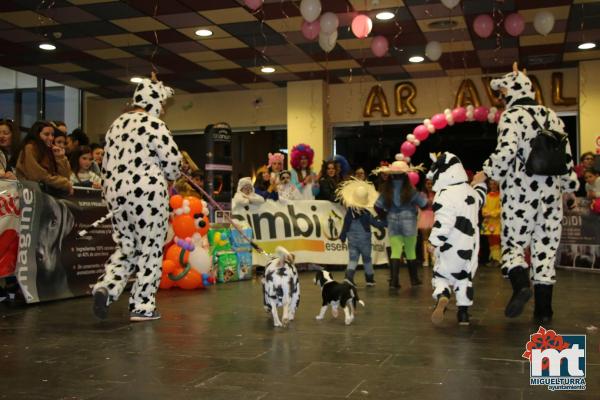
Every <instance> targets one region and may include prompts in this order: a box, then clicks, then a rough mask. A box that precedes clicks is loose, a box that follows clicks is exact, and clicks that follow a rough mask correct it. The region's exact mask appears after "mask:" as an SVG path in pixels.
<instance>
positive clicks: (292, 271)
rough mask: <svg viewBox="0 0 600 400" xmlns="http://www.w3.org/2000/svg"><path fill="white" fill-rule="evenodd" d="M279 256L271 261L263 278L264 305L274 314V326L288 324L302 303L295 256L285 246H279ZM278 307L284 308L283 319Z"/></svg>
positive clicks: (277, 250)
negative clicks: (280, 317)
mask: <svg viewBox="0 0 600 400" xmlns="http://www.w3.org/2000/svg"><path fill="white" fill-rule="evenodd" d="M276 253H277V258H274V259H272V260H271V261H269V263H268V264H267V266H266V268H265V275H264V277H263V278H262V284H263V294H264V306H265V310H266V311H267V312H271V313H272V314H273V326H286V325H287V324H288V322H289V321H293V320H294V315H295V314H296V309H297V308H298V305H299V304H300V282H299V280H298V271H297V270H296V267H295V266H294V256H293V255H292V254H290V253H289V252H288V251H287V250H286V249H284V248H283V247H277V249H276ZM277 307H282V308H283V316H282V321H280V320H279V315H278V312H277Z"/></svg>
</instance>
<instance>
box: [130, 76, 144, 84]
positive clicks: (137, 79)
mask: <svg viewBox="0 0 600 400" xmlns="http://www.w3.org/2000/svg"><path fill="white" fill-rule="evenodd" d="M130 81H131V83H142V78H140V77H139V76H134V77H133V78H131V79H130Z"/></svg>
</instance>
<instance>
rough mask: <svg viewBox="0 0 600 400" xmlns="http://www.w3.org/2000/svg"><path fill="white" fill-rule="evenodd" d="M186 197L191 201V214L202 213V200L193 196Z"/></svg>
mask: <svg viewBox="0 0 600 400" xmlns="http://www.w3.org/2000/svg"><path fill="white" fill-rule="evenodd" d="M185 199H186V200H187V201H189V202H190V214H191V215H192V216H194V215H196V214H201V213H202V200H200V199H199V198H197V197H193V196H187V197H186V198H185Z"/></svg>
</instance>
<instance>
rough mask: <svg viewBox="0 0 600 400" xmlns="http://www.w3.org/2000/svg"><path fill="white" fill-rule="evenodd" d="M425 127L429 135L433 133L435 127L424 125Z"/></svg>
mask: <svg viewBox="0 0 600 400" xmlns="http://www.w3.org/2000/svg"><path fill="white" fill-rule="evenodd" d="M425 126H426V127H427V130H428V131H429V133H435V126H433V125H432V124H429V125H425Z"/></svg>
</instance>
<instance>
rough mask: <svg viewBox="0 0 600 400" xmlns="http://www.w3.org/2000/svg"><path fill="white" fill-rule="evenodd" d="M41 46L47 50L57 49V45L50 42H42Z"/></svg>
mask: <svg viewBox="0 0 600 400" xmlns="http://www.w3.org/2000/svg"><path fill="white" fill-rule="evenodd" d="M39 48H40V49H42V50H46V51H52V50H56V46H55V45H53V44H50V43H41V44H40V45H39Z"/></svg>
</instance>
